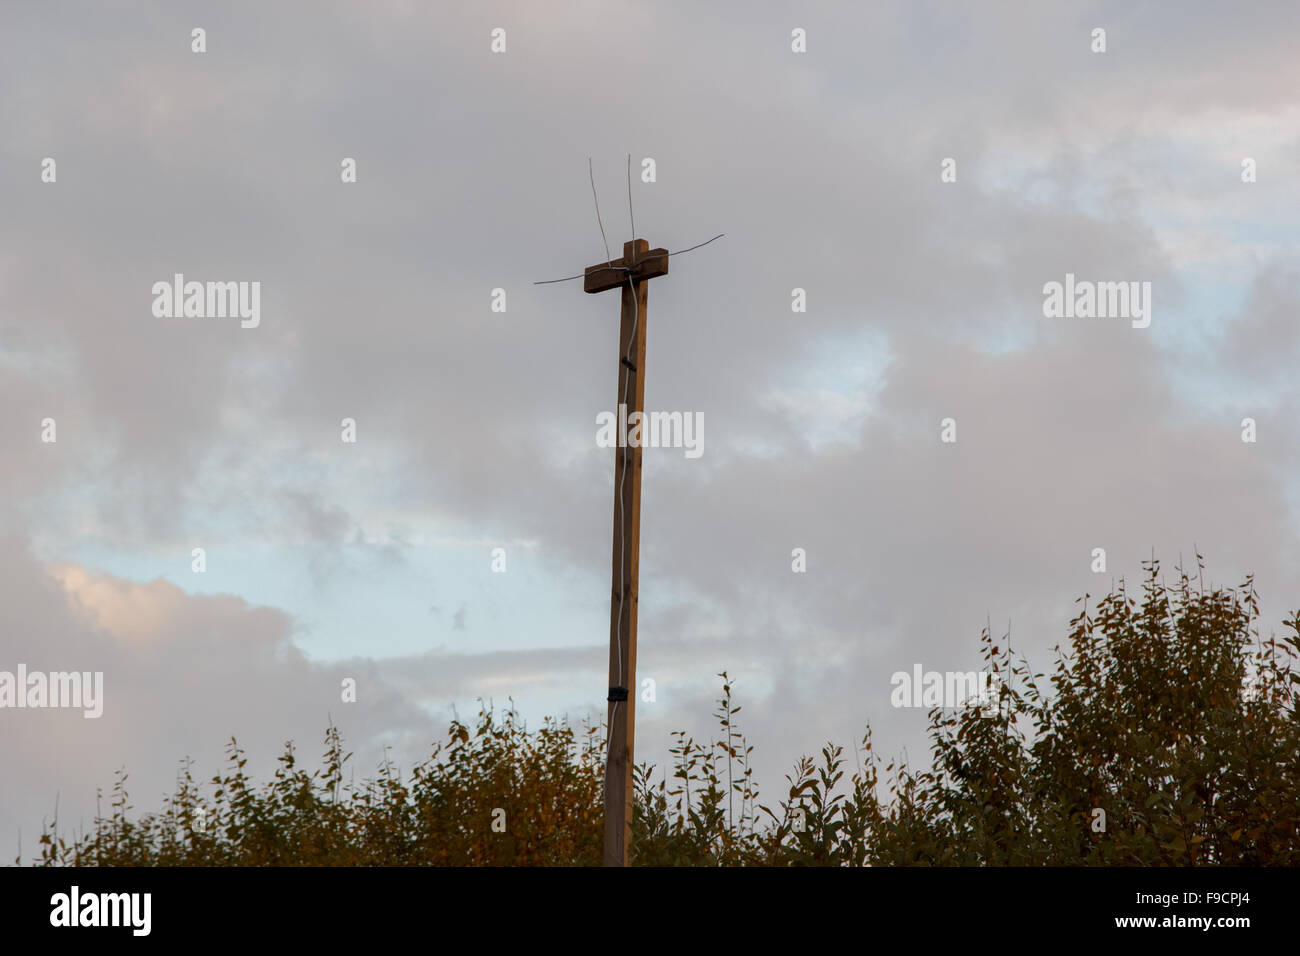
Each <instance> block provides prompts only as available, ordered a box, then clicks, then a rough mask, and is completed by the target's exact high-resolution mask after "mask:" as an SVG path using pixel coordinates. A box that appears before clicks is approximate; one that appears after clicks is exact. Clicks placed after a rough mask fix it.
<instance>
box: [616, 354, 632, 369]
mask: <svg viewBox="0 0 1300 956" xmlns="http://www.w3.org/2000/svg"><path fill="white" fill-rule="evenodd" d="M619 361H620V362H622V363H623V364H624V365H626V366H627V367H628V368H630V369H631V370H632V371H634V372H635V371H636V366H635V365H633V364H632V363H631V362H629V361H628V358H627V356H626V355H624V356H623V357H622V358H621V359H619Z"/></svg>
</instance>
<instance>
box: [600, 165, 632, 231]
mask: <svg viewBox="0 0 1300 956" xmlns="http://www.w3.org/2000/svg"><path fill="white" fill-rule="evenodd" d="M588 159H590V157H588ZM627 218H629V219H631V220H632V238H633V239H635V238H636V215H635V214H634V213H633V212H632V154H631V153H628V154H627Z"/></svg>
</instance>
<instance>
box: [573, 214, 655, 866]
mask: <svg viewBox="0 0 1300 956" xmlns="http://www.w3.org/2000/svg"><path fill="white" fill-rule="evenodd" d="M611 267H612V268H611ZM667 274H668V250H667V249H651V248H650V244H649V243H648V242H646V241H645V240H644V239H633V240H632V241H631V242H625V243H623V257H622V258H621V259H615V260H614V261H613V262H612V263H600V264H598V265H594V266H591V267H589V268H588V269H585V270H584V271H583V279H582V288H583V291H584V292H604V291H606V290H607V289H617V288H621V289H622V290H623V309H622V323H621V331H620V333H619V337H618V341H619V349H618V358H619V364H618V402H619V405H623V404H626V405H627V414H626V415H624V414H623V413H622V412H621V410H619V409H616V410H615V415H616V417H617V420H618V426H617V431H618V441H617V447H615V449H614V558H613V565H614V583H613V588H612V591H611V598H610V608H609V696H608V702H609V709H608V712H607V715H608V716H607V721H606V723H607V725H608V727H609V751H608V757H607V758H606V761H605V856H604V863H605V866H627V851H628V844H629V843H631V841H632V796H633V793H632V766H633V764H632V743H633V738H634V735H635V725H636V721H635V716H636V605H637V570H638V566H639V564H640V562H639V560H638V553H639V551H640V549H641V447H640V444H639V443H638V444H637V445H636V446H635V447H632V448H629V447H627V433H626V431H625V430H624V429H626V427H627V422H628V419H630V418H631V416H632V413H633V412H640V413H642V415H644V413H645V324H646V293H647V291H648V290H647V283H648V282H649V280H651V279H653V278H655V277H656V276H662V275H667Z"/></svg>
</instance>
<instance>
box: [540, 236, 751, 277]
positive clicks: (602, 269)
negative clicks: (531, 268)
mask: <svg viewBox="0 0 1300 956" xmlns="http://www.w3.org/2000/svg"><path fill="white" fill-rule="evenodd" d="M725 235H726V233H725V232H720V233H718V234H717V235H716V236H714V237H713V239H721V238H722V237H723V236H725ZM713 239H705V240H704V241H703V242H700V243H696V244H695V245H693V246H691V247H690V248H688V249H678V250H677V251H676V252H669V253H667V255H670V256H680V255H681V254H682V253H684V252H694V251H695V250H696V249H698V248H700V246H707V245H708V244H709V243H710V242H712V241H713ZM662 258H663V256H662V255H658V256H646V257H645V259H640V260H638V261H640V262H645V261H646V259H662ZM610 269H613V270H614V271H615V272H626V273H629V274H630V273H631V272H632V270H631V269H629V268H627V267H626V266H615V265H608V266H601V267H600V268H599V269H592V270H591V271H590V272H580V273H578V274H577V275H576V276H565V277H564V278H563V279H540V280H538V281H537V282H534V283H533V285H550V284H551V283H553V282H570V281H572V280H573V279H581V278H582V277H583V276H589V275H594V274H595V273H597V272H607V271H609V270H610Z"/></svg>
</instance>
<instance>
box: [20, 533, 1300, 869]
mask: <svg viewBox="0 0 1300 956" xmlns="http://www.w3.org/2000/svg"><path fill="white" fill-rule="evenodd" d="M1197 560H1198V564H1199V562H1200V558H1199V556H1198V559H1197ZM1144 567H1145V569H1146V576H1145V581H1144V584H1143V600H1142V602H1141V604H1140V605H1139V603H1138V602H1137V600H1136V599H1135V598H1134V597H1132V596H1131V595H1129V594H1128V592H1127V590H1126V588H1125V585H1124V584H1123V582H1121V583H1120V585H1119V586H1118V588H1117V589H1116V590H1114V591H1112V592H1111V593H1110V594H1109V595H1107V596H1106V597H1105V598H1104V599H1103V600H1102V601H1101V602H1100V604H1099V605H1098V606H1097V608H1096V609H1095V611H1091V612H1090V611H1089V609H1088V604H1087V602H1088V596H1087V595H1085V596H1084V598H1082V599H1080V600H1081V603H1082V605H1083V606H1082V608H1081V610H1080V612H1079V614H1078V616H1077V617H1076V618H1075V619H1074V620H1073V621H1072V622H1071V624H1070V633H1069V650H1068V651H1067V652H1066V653H1061V651H1060V648H1059V646H1058V648H1057V662H1056V666H1055V669H1054V671H1053V673H1052V675H1051V677H1050V678H1046V681H1047V684H1048V685H1049V686H1046V687H1045V686H1044V685H1043V683H1042V682H1043V681H1044V679H1045V678H1044V675H1043V674H1041V673H1033V672H1032V671H1031V669H1030V667H1029V665H1028V663H1027V662H1026V661H1025V660H1024V659H1023V658H1021V659H1020V660H1018V661H1016V660H1013V657H1012V650H1011V647H1010V642H1009V640H1008V639H1007V638H1005V637H1004V638H1003V639H1002V641H1000V642H998V643H996V644H995V643H994V641H993V639H992V637H991V635H990V633H989V631H988V630H985V631H984V632H983V634H982V635H981V639H980V640H981V646H982V651H983V659H984V661H985V664H986V667H987V669H988V670H989V671H991V672H995V673H997V674H998V675H999V677H1000V678H1001V679H1002V683H1001V690H1000V693H1001V695H1002V699H1001V701H1000V704H1001V708H1000V710H999V715H998V716H995V717H987V716H981V715H980V713H979V712H978V711H977V710H976V709H974V708H966V709H962V710H960V711H943V710H939V709H935V710H932V711H931V712H930V718H929V719H930V731H929V733H930V739H931V745H932V746H931V763H930V767H929V769H926V770H924V771H920V772H913V771H912V770H910V769H908V768H907V767H906V766H905V765H903V764H901V763H897V762H894V761H889V762H883V761H882V758H880V757H878V756H876V754H875V752H874V751H873V750H872V742H871V731H870V728H867V731H866V733H865V735H864V736H863V738H862V740H861V742H860V743H859V744H858V745H856V746H855V748H854V750H855V753H854V758H855V760H854V764H855V767H856V770H855V772H854V773H853V774H852V775H851V776H849V777H848V779H847V780H846V779H845V774H846V772H847V771H846V763H847V758H846V757H845V756H844V751H843V749H842V748H841V747H838V746H836V745H834V744H827V745H826V746H825V747H823V748H822V750H821V753H820V759H819V760H814V759H813V758H811V757H803V758H801V759H800V760H799V761H798V762H797V763H796V765H795V767H794V769H793V771H792V773H791V774H790V775H789V776H787V778H786V781H787V784H788V787H787V789H786V794H785V798H784V799H782V800H781V801H780V802H779V803H778V804H777V806H776V808H775V809H772V808H770V807H769V806H767V805H765V804H763V803H760V802H759V794H758V788H757V786H756V785H755V783H754V781H753V773H752V770H751V767H750V755H751V753H752V751H753V748H752V747H751V746H750V745H749V743H748V742H747V740H746V738H745V737H744V735H743V734H742V733H741V732H740V730H739V727H738V725H737V723H736V715H737V714H738V713H739V712H740V709H741V708H740V707H739V706H737V705H736V704H735V703H734V701H733V699H732V686H731V682H730V680H729V679H728V678H727V675H726V673H725V672H724V673H723V674H721V675H719V676H720V677H721V678H722V682H723V683H722V696H721V698H720V699H719V701H718V710H717V711H716V712H715V715H714V716H715V717H716V718H717V719H718V723H719V729H720V733H719V735H718V736H719V739H717V740H714V741H710V742H708V743H697V742H696V741H695V740H694V739H692V738H691V737H688V736H687V735H686V734H685V732H681V731H679V732H676V733H675V734H674V740H675V743H674V746H673V747H672V748H671V750H670V753H671V759H672V767H671V776H669V775H668V774H667V773H661V774H659V775H658V781H657V782H656V773H655V768H653V767H650V766H647V765H645V764H641V765H639V766H638V767H636V768H635V778H634V799H635V805H634V817H633V842H632V851H631V852H632V860H633V862H634V863H636V864H643V865H661V866H667V865H688V866H705V865H707V866H732V865H775V866H863V865H871V866H882V865H943V866H951V865H962V866H997V865H1017V866H1023V865H1029V866H1036V865H1081V864H1096V865H1111V866H1113V865H1197V864H1221V865H1285V866H1296V865H1298V864H1300V837H1297V830H1298V824H1300V709H1298V708H1297V690H1296V685H1297V684H1300V674H1297V672H1296V670H1295V668H1294V666H1293V664H1294V661H1295V659H1296V657H1297V655H1298V654H1300V612H1298V613H1297V614H1296V615H1295V616H1294V617H1293V618H1292V619H1291V620H1288V621H1286V622H1285V627H1286V628H1287V629H1288V630H1289V631H1290V632H1291V633H1290V635H1289V636H1285V637H1284V638H1283V640H1282V641H1281V642H1278V641H1277V640H1276V639H1272V638H1271V639H1269V640H1267V641H1261V640H1260V638H1259V635H1258V632H1257V630H1256V628H1255V622H1256V619H1257V617H1258V601H1257V596H1256V594H1255V591H1254V586H1253V581H1252V579H1251V578H1249V577H1248V578H1247V579H1246V582H1245V583H1244V584H1243V585H1241V586H1240V587H1238V588H1228V589H1225V588H1212V589H1210V590H1208V591H1207V590H1206V589H1205V587H1204V585H1203V583H1202V581H1201V577H1200V574H1199V572H1198V575H1197V578H1196V580H1195V581H1193V580H1192V579H1191V578H1190V577H1189V576H1188V574H1187V573H1185V572H1183V571H1182V570H1179V572H1178V581H1177V583H1176V584H1174V585H1173V586H1172V587H1171V586H1167V585H1166V584H1165V583H1164V582H1163V580H1162V578H1161V577H1160V573H1159V563H1158V562H1157V561H1154V560H1152V561H1150V562H1146V563H1145V564H1144ZM1202 567H1203V566H1202ZM228 753H229V768H228V770H227V771H226V773H224V774H221V775H218V776H215V777H213V778H212V780H211V786H212V793H211V796H210V798H205V797H204V796H203V795H202V792H201V788H200V787H199V786H198V785H196V783H195V781H194V779H193V777H192V775H191V770H192V765H191V764H190V762H189V761H185V762H184V763H183V764H182V769H181V773H180V776H179V780H178V785H177V789H176V792H175V793H174V794H173V795H172V796H171V797H169V798H167V799H166V800H165V802H164V805H163V807H162V809H161V810H160V811H158V812H156V813H148V814H145V815H144V816H142V817H140V818H139V819H138V820H132V819H131V817H130V811H131V809H132V808H131V806H130V804H129V802H128V797H127V791H126V780H127V777H126V775H125V773H122V772H119V774H118V777H117V780H116V783H115V785H114V787H113V791H112V794H113V799H112V802H111V812H110V815H109V816H107V817H103V816H102V815H99V814H97V816H96V819H95V821H94V824H93V827H92V829H91V832H90V833H89V834H87V835H85V836H79V837H74V838H73V839H72V840H71V841H68V840H65V839H63V838H60V837H58V835H57V820H56V821H55V822H54V824H53V825H52V826H51V827H49V828H46V829H45V830H44V831H43V832H42V835H41V849H40V855H39V858H38V861H37V862H39V863H41V864H45V865H72V866H133V865H135V866H154V865H163V866H175V865H199V866H227V865H237V866H261V865H328V866H338V865H343V866H351V865H442V866H445V865H454V866H478V865H579V866H581V865H598V864H599V863H600V861H601V846H602V841H603V827H602V821H603V808H602V793H603V790H602V787H603V778H604V741H603V739H602V737H601V735H600V732H599V731H598V729H596V728H593V727H590V726H584V729H583V731H582V732H581V733H578V732H576V731H575V730H574V729H573V728H572V727H570V726H568V724H567V723H565V722H560V721H556V720H553V719H548V720H546V721H545V722H544V723H543V725H542V727H541V728H540V729H539V730H537V731H535V732H530V731H528V729H527V728H526V726H525V725H524V723H523V722H522V720H521V719H520V717H519V715H518V713H517V712H515V711H514V709H513V707H512V708H511V709H510V710H508V711H506V712H505V713H504V714H502V715H500V717H498V716H497V715H496V714H494V713H493V711H492V709H491V708H490V707H484V708H481V709H480V713H479V715H478V718H477V720H476V722H475V724H474V726H473V727H470V726H468V725H466V724H463V723H461V722H460V721H459V720H453V721H452V723H451V726H450V728H449V730H448V734H447V740H446V742H444V743H440V744H438V745H436V746H435V747H434V750H433V754H432V755H431V756H430V758H429V759H428V760H427V761H425V762H424V763H422V764H420V765H418V766H416V767H415V768H414V769H413V770H412V771H411V772H410V775H409V779H408V780H404V779H403V778H402V777H401V775H400V774H399V773H397V772H396V771H395V770H394V769H393V767H392V766H391V764H390V763H389V762H388V760H387V759H385V762H384V764H383V766H382V767H381V768H380V769H379V772H378V775H377V776H376V777H375V778H374V779H371V780H367V781H364V782H363V783H362V784H360V785H353V784H352V783H344V780H343V775H344V766H345V764H346V763H347V761H348V759H349V758H350V757H351V754H347V753H344V748H343V743H342V740H341V739H340V736H339V733H338V731H337V729H336V728H333V727H331V728H329V729H328V730H327V732H326V734H325V753H324V758H323V762H322V767H321V768H320V769H319V770H317V771H315V772H313V773H310V774H309V773H307V772H306V771H305V770H303V769H301V768H300V767H299V766H298V764H297V759H296V756H295V753H294V748H293V745H292V743H287V744H286V745H285V751H284V754H283V755H282V756H281V757H280V758H279V763H280V766H279V769H278V770H277V771H276V773H275V775H274V778H273V779H272V780H270V781H268V782H267V783H266V784H264V785H263V786H261V787H260V788H258V787H254V786H253V784H252V782H251V781H250V779H249V778H248V777H247V776H246V775H245V773H244V767H245V764H246V758H245V756H244V753H243V751H242V750H240V748H239V746H238V744H237V743H236V742H235V741H234V740H233V739H232V740H231V741H230V744H229V748H228ZM882 776H883V777H884V780H883V781H882ZM882 790H883V791H884V794H883V796H882ZM500 810H504V811H505V816H504V824H505V825H504V832H496V831H495V830H494V829H493V826H492V822H493V819H494V813H496V812H497V811H500ZM1098 810H1100V811H1103V812H1104V815H1105V823H1106V826H1105V829H1104V831H1102V830H1100V829H1099V828H1098V827H1097V826H1096V825H1095V821H1099V820H1100V817H1099V816H1098V814H1097V811H1098ZM498 817H499V814H498Z"/></svg>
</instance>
